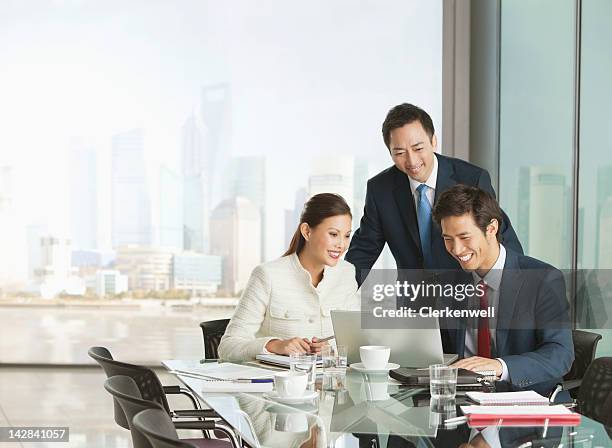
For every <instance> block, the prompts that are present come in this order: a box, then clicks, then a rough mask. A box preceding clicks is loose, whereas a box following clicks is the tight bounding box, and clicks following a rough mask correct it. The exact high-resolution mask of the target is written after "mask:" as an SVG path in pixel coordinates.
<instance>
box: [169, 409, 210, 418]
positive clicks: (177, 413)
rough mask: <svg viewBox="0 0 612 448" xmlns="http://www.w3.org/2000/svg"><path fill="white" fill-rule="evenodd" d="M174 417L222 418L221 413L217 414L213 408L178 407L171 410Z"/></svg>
mask: <svg viewBox="0 0 612 448" xmlns="http://www.w3.org/2000/svg"><path fill="white" fill-rule="evenodd" d="M170 414H171V416H172V417H179V418H185V417H202V418H221V416H220V415H219V414H217V413H216V412H215V411H214V410H212V409H178V410H173V411H171V412H170Z"/></svg>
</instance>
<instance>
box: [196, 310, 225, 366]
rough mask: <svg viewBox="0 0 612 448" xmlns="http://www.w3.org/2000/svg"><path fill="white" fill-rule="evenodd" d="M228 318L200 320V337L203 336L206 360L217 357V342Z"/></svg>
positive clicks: (223, 331) (219, 340)
mask: <svg viewBox="0 0 612 448" xmlns="http://www.w3.org/2000/svg"><path fill="white" fill-rule="evenodd" d="M229 321H230V320H229V319H218V320H209V321H206V322H200V328H201V329H202V337H203V338H204V359H205V360H207V361H211V360H215V359H218V358H219V352H218V348H219V343H220V342H221V337H222V336H223V334H224V333H225V329H226V328H227V324H229Z"/></svg>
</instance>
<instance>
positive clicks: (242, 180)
mask: <svg viewBox="0 0 612 448" xmlns="http://www.w3.org/2000/svg"><path fill="white" fill-rule="evenodd" d="M229 171H230V173H231V175H230V179H231V183H230V187H229V188H230V190H229V193H230V197H243V198H247V199H248V200H249V201H251V203H252V204H253V205H254V206H255V207H257V208H258V209H259V215H260V219H261V235H260V239H261V261H263V260H264V259H265V256H266V254H265V247H266V240H265V233H266V232H265V228H266V219H265V218H266V159H265V157H261V156H260V157H236V158H234V159H232V160H231V164H230V168H229Z"/></svg>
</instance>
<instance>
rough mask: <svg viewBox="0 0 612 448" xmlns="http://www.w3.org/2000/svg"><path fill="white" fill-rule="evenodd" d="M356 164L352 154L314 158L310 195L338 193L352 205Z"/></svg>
mask: <svg viewBox="0 0 612 448" xmlns="http://www.w3.org/2000/svg"><path fill="white" fill-rule="evenodd" d="M354 165H355V164H354V159H353V157H351V156H329V157H319V158H317V159H315V160H313V163H312V169H311V174H310V177H309V178H308V195H309V196H314V195H315V194H318V193H336V194H339V195H340V196H342V197H343V198H344V200H345V201H346V203H347V204H348V205H349V206H352V204H353V194H354V191H353V175H354Z"/></svg>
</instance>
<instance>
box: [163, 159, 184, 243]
mask: <svg viewBox="0 0 612 448" xmlns="http://www.w3.org/2000/svg"><path fill="white" fill-rule="evenodd" d="M182 187H183V185H182V182H181V178H180V176H178V174H176V173H175V172H173V171H172V170H170V169H169V168H168V167H166V166H162V167H161V168H160V171H159V245H160V246H161V247H165V248H172V249H176V250H182V249H183V190H182Z"/></svg>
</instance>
